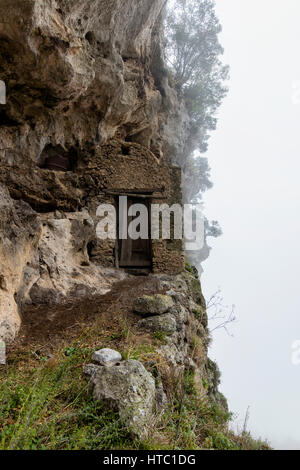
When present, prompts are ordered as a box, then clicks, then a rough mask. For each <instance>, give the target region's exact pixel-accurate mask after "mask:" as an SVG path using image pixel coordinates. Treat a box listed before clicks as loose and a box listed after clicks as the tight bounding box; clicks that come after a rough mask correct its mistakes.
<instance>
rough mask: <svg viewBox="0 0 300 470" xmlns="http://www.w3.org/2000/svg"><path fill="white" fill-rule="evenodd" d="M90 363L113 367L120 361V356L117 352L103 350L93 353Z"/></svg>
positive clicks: (107, 349)
mask: <svg viewBox="0 0 300 470" xmlns="http://www.w3.org/2000/svg"><path fill="white" fill-rule="evenodd" d="M92 361H93V362H96V363H97V364H99V365H101V366H107V367H109V366H114V365H115V364H117V363H118V362H120V361H122V356H121V354H120V353H119V352H118V351H114V350H113V349H109V348H104V349H100V351H96V352H94V354H93V356H92Z"/></svg>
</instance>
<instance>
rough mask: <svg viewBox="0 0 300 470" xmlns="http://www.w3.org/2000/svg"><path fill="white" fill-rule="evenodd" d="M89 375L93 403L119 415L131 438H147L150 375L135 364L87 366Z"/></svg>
mask: <svg viewBox="0 0 300 470" xmlns="http://www.w3.org/2000/svg"><path fill="white" fill-rule="evenodd" d="M89 371H90V372H91V374H92V375H91V383H92V385H93V396H94V400H95V401H102V402H104V404H105V405H107V406H109V407H110V408H112V409H115V410H117V411H118V412H119V415H120V418H121V420H122V421H123V422H124V424H125V425H126V427H127V428H128V429H129V430H130V431H131V432H132V434H133V435H135V436H137V437H138V438H140V439H143V438H145V437H146V436H147V434H148V431H149V425H150V424H151V420H152V418H153V410H154V404H155V396H156V388H155V381H154V379H153V377H152V375H151V374H150V373H149V372H147V370H146V369H145V367H144V366H143V365H142V364H141V363H140V362H138V361H133V360H129V361H123V362H121V363H120V364H119V365H114V366H111V367H101V366H98V371H97V372H95V369H94V367H92V368H91V367H90V368H89V366H86V367H85V369H84V373H85V375H88V372H89Z"/></svg>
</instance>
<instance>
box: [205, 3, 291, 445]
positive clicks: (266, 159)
mask: <svg viewBox="0 0 300 470" xmlns="http://www.w3.org/2000/svg"><path fill="white" fill-rule="evenodd" d="M216 4H217V6H216V11H217V14H218V16H219V19H220V21H221V23H222V24H223V33H222V35H221V37H220V39H221V42H222V44H223V46H224V47H225V49H226V50H225V56H224V60H225V61H226V62H227V63H229V64H230V66H231V80H230V82H229V86H230V93H229V95H228V97H227V98H226V100H225V101H224V104H223V106H222V108H221V110H220V112H219V123H218V129H217V131H216V132H215V133H214V134H213V136H212V138H211V141H210V147H209V151H208V154H207V156H208V158H209V162H210V165H211V166H212V180H213V182H214V188H213V189H212V190H211V191H209V192H208V193H207V194H206V195H205V201H206V214H207V216H208V217H209V218H210V219H217V220H219V222H220V223H221V225H222V228H223V231H224V235H223V236H222V237H221V238H219V239H217V240H212V239H210V245H211V246H213V250H212V253H211V256H210V258H209V259H208V261H206V262H205V263H204V270H205V272H204V274H203V278H202V283H203V287H204V291H205V294H206V296H207V297H209V295H210V294H211V293H212V292H214V291H215V290H216V289H217V288H218V286H220V287H221V288H222V291H223V295H224V298H225V302H227V303H229V304H230V303H234V304H236V306H237V315H238V322H237V323H236V324H235V325H234V326H233V327H232V328H231V331H232V332H233V333H234V338H230V337H228V336H227V335H226V333H225V332H223V331H218V332H216V333H215V334H214V344H213V347H212V349H211V351H210V355H211V357H212V358H213V359H215V360H217V362H218V364H219V366H220V369H221V371H222V387H221V388H222V391H223V392H224V393H225V395H226V397H227V398H228V399H229V405H230V408H231V410H232V411H234V412H237V413H238V414H239V417H238V419H237V420H236V422H235V424H234V426H236V425H237V424H238V423H239V424H240V425H242V422H243V419H244V416H245V413H246V409H247V407H248V405H250V420H249V428H250V430H251V431H252V433H253V434H254V435H255V436H256V437H259V436H262V437H263V438H267V439H268V440H269V441H270V442H271V444H272V445H273V446H274V447H276V448H291V449H295V448H296V449H300V426H299V418H300V404H299V395H300V366H295V365H293V364H292V361H291V355H292V350H291V347H292V343H293V342H294V341H295V340H299V339H300V321H299V312H300V299H299V297H300V286H299V280H300V254H299V246H298V244H299V241H300V236H299V235H300V219H299V209H300V202H299V201H300V185H299V178H300V161H299V156H300V103H299V104H296V102H293V93H294V91H293V83H295V82H297V81H298V82H300V54H299V43H300V41H299V36H300V31H299V18H300V2H299V0H285V1H283V0H216Z"/></svg>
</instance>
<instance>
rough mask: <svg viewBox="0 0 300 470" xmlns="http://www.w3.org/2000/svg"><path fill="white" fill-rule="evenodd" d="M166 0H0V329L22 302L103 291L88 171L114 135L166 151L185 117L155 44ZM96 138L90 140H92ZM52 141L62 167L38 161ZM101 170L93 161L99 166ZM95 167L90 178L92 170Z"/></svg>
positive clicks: (104, 274) (169, 153)
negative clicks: (2, 97) (93, 248)
mask: <svg viewBox="0 0 300 470" xmlns="http://www.w3.org/2000/svg"><path fill="white" fill-rule="evenodd" d="M164 4H165V1H164V0H152V1H151V2H150V1H149V0H117V1H115V0H114V1H112V0H91V1H89V2H82V0H67V1H66V0H46V1H45V0H11V1H10V2H9V4H7V2H6V1H4V0H0V79H1V80H2V81H4V82H5V84H6V88H7V103H6V105H0V165H1V172H0V185H1V186H0V189H1V192H0V206H1V214H0V224H1V246H0V299H1V302H0V336H1V337H2V338H3V339H4V340H6V341H10V340H12V339H13V338H14V336H15V334H16V332H17V331H18V328H19V325H20V314H21V310H22V306H23V305H24V303H30V302H33V303H35V304H39V303H45V302H47V303H60V302H62V301H64V300H66V299H70V297H71V298H73V297H74V298H76V297H80V298H84V297H85V296H86V297H89V296H90V295H91V294H103V293H105V292H107V291H108V290H109V289H110V287H111V285H112V284H113V283H114V282H115V281H116V280H120V279H122V278H123V277H124V276H125V275H124V273H122V272H119V271H116V270H114V269H104V268H103V267H101V266H99V265H97V264H95V263H93V262H91V260H90V256H89V243H90V242H91V240H92V239H93V233H94V230H95V206H96V202H95V199H93V197H92V196H91V195H92V194H93V191H94V190H95V188H94V186H95V182H93V181H91V178H90V177H89V176H87V174H86V164H85V162H86V160H88V161H89V164H90V162H92V161H93V155H94V154H95V152H96V153H97V152H99V151H100V152H101V149H102V148H103V147H104V146H106V145H107V144H108V143H109V142H111V141H112V140H113V141H114V142H116V143H117V145H118V142H126V145H127V146H128V148H129V150H128V152H129V151H130V147H131V146H140V148H141V149H147V151H149V152H150V153H151V154H153V156H154V157H155V158H157V159H158V161H160V162H168V161H170V160H171V159H173V161H176V160H178V159H179V158H180V155H181V154H182V152H183V151H184V148H185V147H186V145H187V140H188V127H189V119H188V116H187V113H186V111H185V109H184V106H183V104H182V103H181V102H180V100H178V97H177V95H176V92H175V91H174V90H173V89H172V87H170V85H169V82H168V78H167V74H166V72H165V69H164V64H163V59H162V50H161V41H162V38H161V20H162V13H163V7H164ZM99 149H100V150H99ZM51 152H54V153H55V152H58V153H59V154H60V155H61V156H62V158H64V161H66V162H67V169H68V170H69V171H66V172H57V171H51V170H47V169H45V161H46V158H47V155H49V154H51ZM99 178H100V179H101V172H100V173H99ZM99 178H98V180H99Z"/></svg>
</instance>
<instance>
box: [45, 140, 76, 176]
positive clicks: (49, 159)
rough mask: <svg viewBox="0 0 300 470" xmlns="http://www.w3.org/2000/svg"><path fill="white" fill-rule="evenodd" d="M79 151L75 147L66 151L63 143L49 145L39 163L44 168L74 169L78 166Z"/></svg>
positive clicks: (55, 169) (56, 169) (54, 169)
mask: <svg viewBox="0 0 300 470" xmlns="http://www.w3.org/2000/svg"><path fill="white" fill-rule="evenodd" d="M77 162H78V151H77V149H75V148H72V149H70V150H69V151H66V150H64V149H63V147H62V146H61V145H57V146H53V145H47V146H46V147H45V148H44V150H43V152H42V153H41V156H40V158H39V161H38V163H37V165H38V166H39V167H40V168H42V169H44V170H53V171H64V172H66V171H74V170H75V168H76V167H77Z"/></svg>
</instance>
